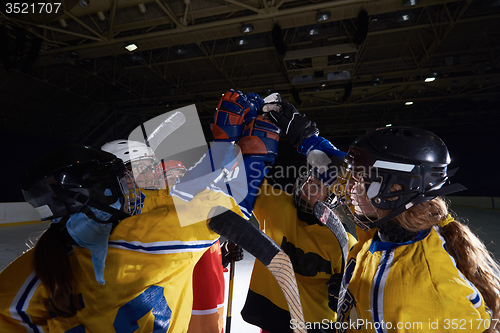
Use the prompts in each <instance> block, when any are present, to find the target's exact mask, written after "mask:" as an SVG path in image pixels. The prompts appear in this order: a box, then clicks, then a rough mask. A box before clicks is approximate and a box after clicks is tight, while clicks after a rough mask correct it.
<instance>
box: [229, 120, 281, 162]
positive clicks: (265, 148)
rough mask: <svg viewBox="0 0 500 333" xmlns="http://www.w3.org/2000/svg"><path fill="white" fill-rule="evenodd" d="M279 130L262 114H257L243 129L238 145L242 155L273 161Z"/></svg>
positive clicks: (276, 153) (276, 150)
mask: <svg viewBox="0 0 500 333" xmlns="http://www.w3.org/2000/svg"><path fill="white" fill-rule="evenodd" d="M280 134H281V130H280V129H279V127H278V126H276V125H275V124H274V123H273V122H271V121H270V120H269V119H266V118H265V117H264V116H261V115H260V116H257V118H255V119H253V120H252V121H251V122H250V123H249V124H248V125H247V126H246V127H245V129H244V130H243V133H242V135H241V139H240V140H239V141H238V146H239V147H240V149H241V153H242V154H243V156H246V157H248V158H253V159H258V160H262V161H264V162H266V163H271V164H272V163H274V160H275V158H276V155H278V140H279V138H280Z"/></svg>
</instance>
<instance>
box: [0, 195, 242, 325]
mask: <svg viewBox="0 0 500 333" xmlns="http://www.w3.org/2000/svg"><path fill="white" fill-rule="evenodd" d="M166 200H167V201H168V202H167V204H166V205H163V204H161V206H162V207H159V208H157V209H154V210H152V211H149V212H146V213H143V214H140V215H135V216H132V217H129V218H127V219H125V220H123V221H121V222H120V223H119V224H118V225H117V226H116V228H115V229H114V230H113V232H112V233H111V235H110V239H109V248H108V254H107V258H106V266H105V270H104V278H105V281H106V284H105V285H101V284H99V283H98V282H97V281H96V279H95V276H94V269H93V265H92V258H91V255H90V251H88V250H87V249H85V248H82V247H74V248H73V252H72V253H71V254H70V262H71V267H72V270H73V274H74V277H75V291H76V294H77V296H78V298H79V300H80V303H81V305H82V307H83V308H82V309H81V310H79V311H78V312H77V313H76V315H75V316H73V317H70V318H62V317H57V316H53V315H52V314H50V313H49V312H48V311H47V310H46V308H45V305H44V302H45V300H46V299H47V298H48V293H47V290H46V288H45V287H44V286H43V284H41V283H40V280H39V279H38V278H37V276H36V275H35V273H34V270H33V251H32V250H30V251H28V252H27V253H25V254H23V255H22V256H21V257H19V258H18V259H16V260H15V261H14V262H13V263H12V264H11V265H9V266H8V267H7V268H6V269H5V270H3V271H2V272H1V273H0V332H70V333H74V332H114V331H116V332H156V331H158V332H170V333H173V332H185V331H186V330H187V327H188V324H189V318H190V315H191V308H192V294H193V291H192V275H193V269H194V266H195V264H196V263H197V261H198V260H199V259H200V257H201V256H202V255H203V253H204V252H205V250H206V249H208V248H209V247H210V246H212V245H213V244H214V243H215V242H216V241H217V239H218V238H219V235H217V234H216V233H214V232H212V231H211V230H210V229H208V227H207V225H206V217H207V214H208V211H209V210H210V209H211V208H212V207H213V205H214V203H216V204H219V205H222V206H225V207H227V208H230V209H234V210H235V211H236V212H237V213H239V214H240V215H241V211H239V209H238V208H237V205H236V204H234V202H233V201H232V200H231V199H230V198H228V197H226V196H223V195H221V194H219V193H215V192H210V191H204V192H202V193H200V194H199V195H198V196H196V197H195V198H193V200H191V202H189V203H185V206H181V205H179V204H177V205H176V206H175V207H174V205H173V201H172V199H171V198H166ZM195 207H196V209H194V208H195ZM176 210H177V211H183V216H184V218H186V219H189V221H190V223H187V224H186V223H182V222H181V221H180V220H179V218H178V214H177V212H176Z"/></svg>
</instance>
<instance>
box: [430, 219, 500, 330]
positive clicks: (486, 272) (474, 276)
mask: <svg viewBox="0 0 500 333" xmlns="http://www.w3.org/2000/svg"><path fill="white" fill-rule="evenodd" d="M440 229H441V230H440V233H441V235H442V236H443V237H444V239H445V240H446V244H447V249H448V251H449V253H450V255H451V256H453V258H455V261H456V263H457V267H458V269H459V270H460V271H461V272H462V274H464V275H465V277H466V278H467V279H468V280H469V281H470V282H471V283H472V284H473V285H474V286H475V287H476V288H477V289H478V290H479V292H480V293H481V295H482V296H483V299H484V301H485V303H486V305H487V306H488V307H489V308H490V309H491V310H492V312H493V318H494V319H500V278H499V276H500V268H499V266H498V264H497V263H496V262H495V260H494V259H493V258H492V256H491V255H490V253H489V252H488V250H487V249H486V246H485V245H484V243H483V242H482V241H481V240H480V239H479V238H478V237H477V236H476V235H475V234H474V233H473V232H472V231H471V230H470V228H469V227H468V226H466V225H464V224H462V223H460V222H458V221H453V222H450V223H448V224H447V225H445V226H443V227H440ZM495 273H496V274H495ZM491 323H492V325H491V326H492V328H490V330H488V331H487V332H500V327H499V326H500V325H498V322H497V321H492V322H491ZM495 324H496V325H495ZM493 326H496V329H493Z"/></svg>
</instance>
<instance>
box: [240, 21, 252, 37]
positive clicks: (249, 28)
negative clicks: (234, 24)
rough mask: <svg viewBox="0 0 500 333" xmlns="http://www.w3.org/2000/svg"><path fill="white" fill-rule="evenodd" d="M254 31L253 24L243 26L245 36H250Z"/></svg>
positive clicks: (242, 30)
mask: <svg viewBox="0 0 500 333" xmlns="http://www.w3.org/2000/svg"><path fill="white" fill-rule="evenodd" d="M252 31H253V24H250V23H249V24H242V25H241V32H242V33H244V34H248V33H250V32H252Z"/></svg>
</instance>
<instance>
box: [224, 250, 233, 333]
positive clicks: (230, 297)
mask: <svg viewBox="0 0 500 333" xmlns="http://www.w3.org/2000/svg"><path fill="white" fill-rule="evenodd" d="M234 264H235V261H234V259H231V264H230V265H231V268H230V269H229V295H228V296H227V316H226V333H230V332H231V316H232V312H233V287H234Z"/></svg>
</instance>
